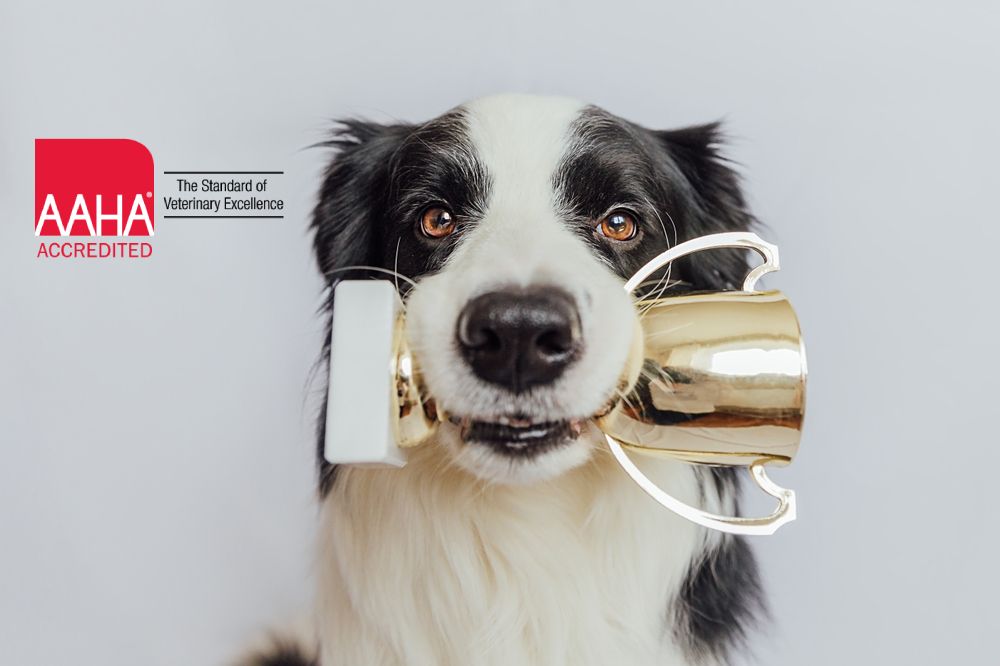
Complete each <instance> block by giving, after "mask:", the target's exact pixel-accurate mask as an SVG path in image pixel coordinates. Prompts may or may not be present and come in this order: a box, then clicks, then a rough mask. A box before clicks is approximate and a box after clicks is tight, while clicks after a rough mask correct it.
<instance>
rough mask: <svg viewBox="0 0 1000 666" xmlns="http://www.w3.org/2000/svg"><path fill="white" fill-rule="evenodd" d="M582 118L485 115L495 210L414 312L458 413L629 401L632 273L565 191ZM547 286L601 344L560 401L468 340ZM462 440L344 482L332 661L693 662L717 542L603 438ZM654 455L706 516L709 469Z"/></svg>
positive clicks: (343, 477) (572, 409) (550, 110)
mask: <svg viewBox="0 0 1000 666" xmlns="http://www.w3.org/2000/svg"><path fill="white" fill-rule="evenodd" d="M580 109H581V105H580V104H579V103H578V102H575V101H572V100H565V99H553V98H536V97H523V96H505V97H494V98H487V99H484V100H480V101H477V102H473V103H471V104H469V105H467V106H466V107H465V110H466V114H467V119H468V124H469V132H470V137H471V139H472V143H473V144H474V146H475V150H476V153H477V155H478V156H479V158H480V159H481V160H482V161H483V163H484V164H485V166H486V167H487V169H488V171H489V173H490V175H491V177H492V179H493V186H492V195H491V199H490V201H489V204H488V209H487V210H486V212H485V215H484V218H483V220H482V221H481V222H480V223H479V225H478V226H477V227H476V228H475V229H474V230H473V231H471V232H470V233H469V234H468V235H467V237H466V238H465V239H464V240H463V241H462V242H461V244H460V246H459V247H458V248H457V249H456V251H455V252H454V253H453V254H452V256H451V257H450V258H449V260H448V262H447V264H446V266H445V267H444V269H443V270H442V271H440V272H439V273H437V274H436V275H433V276H431V277H428V278H426V279H423V280H422V281H420V283H419V284H418V286H417V287H416V288H415V290H414V291H413V293H412V294H411V296H410V297H409V299H408V302H407V321H408V335H409V338H410V340H411V342H412V344H413V347H414V350H415V353H416V354H417V355H418V356H419V358H420V364H421V365H420V368H421V371H422V373H423V376H424V378H425V381H426V382H427V384H428V387H429V389H430V392H431V393H432V394H433V395H434V396H435V398H436V399H437V400H438V402H439V404H441V406H442V407H443V408H444V409H445V411H447V412H448V413H450V414H456V415H460V416H470V417H476V418H487V419H494V418H498V417H501V416H503V415H505V414H510V413H511V412H512V411H515V410H516V411H520V412H523V413H527V414H530V415H533V416H536V417H538V418H544V419H546V420H552V419H561V418H569V417H585V416H587V415H589V414H592V413H594V412H595V411H596V410H597V409H599V408H600V407H601V406H602V405H603V404H605V402H606V401H607V400H608V398H609V396H611V395H612V392H613V391H614V390H615V387H616V383H617V381H618V379H619V377H620V375H621V373H622V369H623V367H624V365H625V362H626V356H627V354H628V350H629V344H630V341H631V338H632V335H633V333H634V326H635V325H636V315H635V312H634V308H633V307H632V305H631V302H630V300H629V298H628V297H627V295H626V294H625V293H624V291H623V289H622V282H621V280H620V278H618V277H616V276H615V275H614V274H613V273H612V272H611V271H610V269H609V268H608V267H607V266H605V265H604V264H602V263H601V262H600V260H599V259H598V258H597V257H596V256H595V255H594V253H593V252H592V251H591V250H590V249H588V248H587V247H586V245H585V244H584V243H583V241H581V240H580V239H578V238H577V237H576V236H575V235H574V234H573V233H572V232H571V231H569V230H568V229H567V228H566V227H565V223H564V222H563V221H561V220H560V218H559V211H558V210H557V206H558V203H557V198H556V194H555V192H554V191H553V184H552V183H553V173H554V171H555V169H556V166H557V164H558V162H559V159H560V157H561V156H562V155H563V154H564V152H565V151H566V150H567V141H568V139H569V130H570V125H571V123H572V122H573V120H574V119H575V118H576V117H577V115H578V113H579V111H580ZM535 284H548V285H557V286H560V287H562V288H563V289H565V290H567V291H569V292H570V293H571V294H573V296H574V297H575V299H576V302H577V306H578V308H579V309H580V312H581V320H582V325H583V335H584V344H585V351H584V352H583V355H582V357H581V358H580V359H579V361H577V362H576V363H575V364H574V365H573V366H572V367H571V368H570V369H568V370H567V373H566V375H565V376H564V377H563V378H562V379H560V380H559V381H557V382H556V383H555V384H554V385H553V386H552V387H551V388H546V389H544V390H540V391H534V392H532V393H530V394H529V395H528V397H521V398H518V397H515V396H512V395H510V394H505V393H503V392H502V391H499V390H498V389H495V388H492V387H490V386H488V385H486V384H483V383H482V382H480V381H478V380H477V379H476V378H475V377H474V376H473V375H472V374H471V373H470V372H469V370H468V369H467V368H466V366H465V364H464V362H463V361H462V360H461V358H460V357H459V356H458V354H457V353H456V351H455V349H454V348H453V345H452V343H451V342H450V341H451V340H452V338H453V335H454V330H455V323H456V318H457V316H458V313H459V310H460V309H461V307H462V305H463V304H464V303H465V302H466V301H467V300H468V299H469V298H471V297H473V296H475V295H477V294H480V293H483V292H485V291H488V290H491V289H495V288H502V287H504V286H510V285H535ZM455 430H456V429H455V427H454V426H451V425H450V424H445V425H444V426H442V428H441V431H440V432H439V435H438V437H437V439H436V441H434V442H430V443H428V444H425V445H423V446H422V447H420V448H419V449H417V450H415V451H414V452H413V454H412V456H411V459H410V462H409V464H408V465H407V466H406V467H404V468H402V469H387V468H384V469H383V468H361V467H343V468H341V469H340V470H339V473H338V474H339V475H338V478H337V481H336V483H335V484H334V486H333V488H332V490H331V491H330V492H329V494H328V495H327V496H326V498H325V500H324V502H323V506H322V523H321V545H320V549H319V561H318V569H319V572H318V573H319V581H320V591H319V599H318V609H317V628H318V632H319V635H320V636H321V643H322V653H321V661H320V663H321V664H322V665H323V666H348V665H349V666H358V665H365V666H402V665H404V664H405V665H408V666H422V665H427V666H431V665H434V666H443V665H454V666H460V665H461V666H467V665H470V664H475V665H479V664H481V665H484V666H487V665H493V664H496V665H503V666H510V665H515V664H517V665H520V664H538V665H545V666H555V665H562V664H566V665H569V664H572V665H573V666H587V665H595V666H596V665H598V664H600V665H601V666H607V665H609V664H635V665H646V664H648V665H650V666H652V665H653V664H656V665H657V666H669V665H671V664H683V663H687V662H686V661H685V659H684V656H683V653H682V650H681V649H680V647H679V645H678V644H677V642H676V638H675V636H674V635H673V634H672V632H671V625H672V623H671V621H670V620H671V618H670V617H669V613H670V601H671V600H673V599H674V598H675V597H676V593H677V591H678V589H679V586H680V584H681V581H682V580H683V577H684V574H685V573H686V571H687V570H688V568H689V566H690V565H691V560H692V557H693V556H694V554H695V553H698V552H701V550H702V546H703V545H704V544H703V543H702V542H701V540H703V539H706V538H713V537H708V536H705V533H704V532H703V531H702V530H700V529H699V528H696V527H694V526H693V525H691V524H690V523H688V522H686V521H684V520H682V519H679V518H677V517H676V516H674V515H672V514H671V513H669V512H667V511H665V510H663V509H662V508H661V507H659V506H658V505H656V504H655V503H654V502H653V501H652V500H650V499H649V498H648V497H646V496H645V495H644V494H643V493H642V491H641V490H639V489H638V488H637V487H636V486H635V485H634V484H633V483H632V481H631V480H629V478H628V477H626V476H625V475H624V474H623V473H622V472H621V471H620V469H619V468H618V467H617V464H616V463H615V462H614V461H613V459H611V457H610V455H609V454H608V453H607V452H606V451H605V450H604V449H603V448H601V447H600V434H599V433H598V432H596V430H594V429H591V430H590V431H587V432H585V433H584V435H583V436H581V437H580V438H579V439H578V440H576V441H575V442H572V443H570V444H568V445H565V446H562V447H559V448H556V449H555V450H552V451H549V452H548V453H545V454H543V455H541V456H539V457H537V458H534V459H528V460H525V461H522V460H516V459H512V458H510V457H507V456H504V455H502V454H498V453H496V452H494V451H493V450H492V449H489V448H487V447H485V446H479V445H468V444H463V443H461V442H460V440H459V437H458V436H457V433H456V431H455ZM638 462H639V464H640V465H641V466H642V468H643V470H644V471H645V472H646V473H647V474H649V475H650V476H651V477H653V478H654V479H655V480H657V481H658V482H659V483H661V484H662V486H663V487H666V488H669V489H670V491H671V492H672V493H673V494H674V495H676V496H678V497H679V498H681V499H682V500H684V501H686V502H689V503H691V504H699V503H704V500H703V499H702V498H701V497H700V495H701V493H700V492H699V488H698V484H697V482H696V478H695V475H694V472H693V471H692V470H691V468H690V467H689V466H687V465H683V464H680V463H675V462H670V461H665V460H641V461H638ZM712 503H713V502H711V501H710V502H709V504H710V506H708V507H707V508H709V509H712V510H720V509H724V508H725V507H719V506H711V504H712ZM715 503H716V504H717V502H715Z"/></svg>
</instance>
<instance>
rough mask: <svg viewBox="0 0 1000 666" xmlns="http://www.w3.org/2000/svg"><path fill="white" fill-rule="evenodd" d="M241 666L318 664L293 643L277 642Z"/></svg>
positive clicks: (303, 665) (316, 665)
mask: <svg viewBox="0 0 1000 666" xmlns="http://www.w3.org/2000/svg"><path fill="white" fill-rule="evenodd" d="M241 666H318V662H317V661H316V660H315V659H313V658H312V657H309V656H307V655H306V654H305V653H304V652H303V651H302V650H301V649H300V648H299V647H298V646H296V645H294V644H293V643H288V642H278V643H275V645H274V646H273V647H272V648H271V649H269V650H267V651H265V652H261V653H260V654H258V655H255V656H253V657H251V658H250V660H249V661H247V662H244V663H242V664H241Z"/></svg>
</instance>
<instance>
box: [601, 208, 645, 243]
mask: <svg viewBox="0 0 1000 666" xmlns="http://www.w3.org/2000/svg"><path fill="white" fill-rule="evenodd" d="M638 228H639V225H637V224H636V223H635V218H634V217H632V214H631V213H629V212H627V211H624V210H616V211H612V212H611V213H610V214H609V215H608V216H607V217H605V218H604V219H603V220H601V224H600V225H598V227H597V229H598V231H600V232H601V235H602V236H604V237H605V238H610V239H611V240H615V241H627V240H631V239H632V238H634V237H635V232H636V231H637V230H638Z"/></svg>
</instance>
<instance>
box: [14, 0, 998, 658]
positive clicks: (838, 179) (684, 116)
mask: <svg viewBox="0 0 1000 666" xmlns="http://www.w3.org/2000/svg"><path fill="white" fill-rule="evenodd" d="M998 19H1000V16H998V10H997V5H996V3H992V2H980V3H943V2H935V3H917V2H904V1H902V0H897V1H894V2H882V3H873V2H839V3H825V4H824V5H823V6H820V3H809V4H808V6H806V3H800V2H755V3H748V2H742V3H741V2H711V3H709V2H701V3H695V2H689V3H684V4H681V3H652V2H646V3H634V2H628V1H623V2H613V3H570V2H565V3H558V4H541V3H535V2H528V1H516V2H511V1H508V2H495V3H492V4H490V5H485V4H476V3H471V2H454V3H442V2H409V3H402V2H400V3H396V4H392V5H390V4H384V5H380V4H379V3H360V2H355V3H350V4H348V3H324V4H322V5H321V6H297V5H295V4H294V3H277V2H271V3H261V4H260V5H259V6H257V5H255V4H252V3H248V2H230V3H214V4H211V5H210V4H209V3H201V2H166V3H157V4H155V5H150V6H142V4H141V3H136V2H121V3H111V2H97V3H65V5H64V6H55V5H52V6H49V5H47V4H45V3H41V2H20V1H18V2H13V1H11V0H5V2H4V3H3V6H2V8H0V67H2V70H0V76H2V78H0V147H2V155H0V216H2V217H0V664H3V665H4V666H8V665H9V666H51V665H53V664H70V663H72V664H83V665H90V664H93V665H95V666H96V665H98V664H100V665H101V666H107V665H109V664H119V665H121V666H125V665H129V666H131V665H134V664H148V665H153V666H157V665H162V666H176V665H178V664H205V665H213V664H219V663H221V662H222V661H223V660H224V659H226V658H227V657H228V656H230V655H232V654H233V652H234V651H235V650H236V649H237V648H238V647H239V646H240V645H241V644H242V643H243V642H244V641H245V640H247V639H248V638H249V637H250V636H252V635H253V634H254V633H255V632H256V631H258V630H260V629H262V628H264V627H267V626H268V625H270V624H271V623H273V622H275V621H279V620H282V619H285V618H288V617H290V616H293V615H295V614H297V613H299V612H300V611H302V610H304V609H305V608H306V607H307V605H308V603H309V597H310V584H311V583H310V575H311V573H310V572H311V570H312V567H313V563H312V555H311V552H312V548H311V546H312V540H313V537H314V519H315V507H314V504H313V488H314V484H313V439H312V432H313V416H314V411H315V408H316V404H317V403H316V397H317V396H315V395H313V394H311V393H310V389H309V387H310V386H313V385H311V384H310V383H309V379H310V372H311V369H312V367H313V364H314V362H315V361H316V358H317V354H318V351H319V348H320V344H321V335H320V328H321V324H320V321H319V317H318V316H317V314H316V310H317V308H318V306H319V304H320V293H321V283H320V281H319V279H318V277H317V274H316V271H315V269H314V267H313V259H312V256H311V254H310V239H309V236H308V234H307V230H306V226H307V220H308V216H309V211H310V208H311V206H312V204H313V202H314V194H315V190H316V187H317V182H318V176H319V171H320V169H321V167H322V165H323V164H324V161H325V160H326V159H327V154H325V153H324V152H323V151H322V150H316V149H306V147H307V146H308V145H310V144H312V143H314V142H316V141H317V140H320V139H322V138H323V137H324V135H325V132H326V131H327V130H328V129H329V127H330V121H331V119H332V118H335V117H343V116H364V117H369V118H374V119H377V120H392V119H397V118H398V119H404V120H423V119H427V118H429V117H431V116H433V115H437V114H439V113H441V112H442V111H444V110H446V109H447V108H449V107H451V106H453V105H455V104H457V103H460V102H462V101H463V100H466V99H468V98H472V97H476V96H479V95H484V94H489V93H494V92H503V91H517V92H533V93H546V94H564V95H570V96H574V97H579V98H582V99H584V100H587V101H590V102H593V103H596V104H599V105H601V106H604V107H605V108H607V109H609V110H611V111H613V112H615V113H618V114H620V115H623V116H625V117H628V118H630V119H633V120H635V121H638V122H640V123H643V124H645V125H648V126H651V127H656V128H669V127H677V126H682V125H685V124H692V123H701V122H706V121H711V120H716V119H723V120H725V122H726V126H727V129H728V133H729V134H730V136H731V142H730V147H729V154H730V155H731V156H732V157H733V158H734V159H735V160H736V161H737V162H738V163H739V164H740V165H741V169H742V171H743V173H744V174H745V178H746V187H747V191H748V192H749V196H750V199H751V202H752V204H753V207H754V209H755V211H756V213H757V214H758V215H759V217H760V218H761V219H762V220H763V221H764V222H765V223H766V224H767V229H766V230H765V232H764V235H765V237H767V238H768V239H769V240H772V241H774V242H777V243H778V244H779V245H780V247H781V250H782V258H783V265H784V268H783V270H782V271H781V272H780V273H779V274H777V275H774V276H771V277H769V279H768V281H767V283H768V285H769V286H770V287H773V288H780V289H783V290H784V291H785V292H787V293H788V294H789V295H790V297H791V299H792V302H793V303H794V304H795V305H796V307H797V310H798V313H799V316H800V318H801V320H802V325H803V328H804V331H805V334H806V341H807V343H808V349H809V364H810V373H811V374H810V385H809V410H808V413H807V423H806V432H805V437H804V440H803V444H802V449H801V455H800V457H799V458H798V459H797V460H796V462H795V464H794V465H793V466H792V467H790V468H789V469H787V470H781V471H779V472H777V473H776V474H775V477H776V479H777V480H778V481H779V482H780V483H782V484H783V485H787V486H791V487H793V488H796V489H797V490H798V491H799V495H800V501H801V510H800V519H799V521H798V522H796V523H794V524H792V525H790V526H788V527H786V528H784V529H782V530H781V531H779V532H778V534H777V535H776V536H774V537H770V538H757V539H756V540H755V542H756V545H757V552H758V553H759V555H760V558H761V562H762V565H763V568H764V570H765V573H766V578H767V586H768V589H769V590H770V599H771V606H772V614H773V621H772V622H771V623H770V624H769V625H768V626H766V627H765V629H764V631H762V632H761V633H759V634H756V635H755V637H754V639H753V648H754V651H755V653H756V655H757V659H758V660H759V662H760V663H764V664H779V665H780V664H788V665H796V666H798V665H800V664H810V665H822V664H838V665H839V664H845V663H851V664H888V663H893V664H894V663H899V664H939V663H956V664H959V663H960V664H984V663H987V662H990V661H993V660H995V658H996V653H995V644H996V630H997V628H998V626H1000V612H998V610H997V606H996V599H997V593H998V591H1000V590H998V573H997V572H998V568H997V558H998V555H997V550H998V547H1000V541H998V539H997V536H996V534H997V528H998V519H997V514H996V509H995V505H996V501H995V492H996V491H995V488H996V483H995V478H996V474H997V468H998V463H1000V455H998V449H1000V442H998V437H997V428H996V414H997V412H998V409H1000V406H998V404H997V397H998V391H997V384H996V377H997V374H998V371H1000V367H998V365H1000V364H998V360H997V351H996V350H997V339H998V334H997V330H996V328H997V324H998V318H997V296H996V294H997V284H996V282H997V279H998V277H997V271H996V270H995V269H994V266H995V263H996V262H995V260H994V257H996V256H998V253H1000V231H998V229H1000V220H998V215H997V204H996V198H997V186H998V167H997V155H998V154H1000V136H998V134H1000V132H998V128H997V118H1000V92H998V81H1000V47H998V44H997V34H998V28H1000V21H998ZM35 137H128V138H134V139H137V140H139V141H142V142H143V143H145V144H146V145H147V146H148V147H149V148H150V150H151V151H152V153H153V155H154V157H155V159H156V169H157V172H158V174H159V175H158V176H157V190H158V192H157V195H158V196H161V195H163V194H167V193H168V192H171V191H174V188H173V187H172V183H170V182H169V180H168V177H167V176H164V175H162V173H160V172H162V171H163V170H170V169H174V170H198V169H245V170H252V169H262V170H284V171H285V176H283V177H279V178H280V180H278V181H275V184H276V186H278V187H280V188H281V190H280V191H281V193H282V194H283V195H284V196H285V198H286V200H287V211H286V216H285V219H283V220H248V221H241V220H231V221H180V220H178V221H174V220H163V219H162V218H161V219H160V221H159V226H158V227H157V237H156V239H155V249H154V256H153V258H152V259H150V260H145V261H139V260H134V261H107V260H94V259H92V260H75V261H65V260H63V261H56V260H44V259H36V258H35V251H36V249H37V240H36V239H35V237H34V236H33V233H32V224H33V139H34V138H35ZM162 214H163V210H162V207H159V208H158V210H157V215H158V216H162ZM312 393H315V391H314V390H313V391H312ZM746 662H747V663H751V661H750V660H749V659H747V660H746Z"/></svg>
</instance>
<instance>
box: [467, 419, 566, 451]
mask: <svg viewBox="0 0 1000 666" xmlns="http://www.w3.org/2000/svg"><path fill="white" fill-rule="evenodd" d="M451 421H452V423H454V424H455V425H457V426H458V427H459V432H460V434H461V438H462V441H463V442H464V443H465V444H478V445H482V446H488V447H490V448H491V449H493V450H494V451H496V452H497V453H501V454H503V455H507V456H512V457H534V456H538V455H541V454H542V453H545V452H546V451H550V450H552V449H555V448H557V447H560V446H563V445H566V444H569V443H570V442H573V441H574V440H576V439H577V438H578V437H579V436H580V433H581V432H583V425H584V422H583V420H581V419H563V420H559V421H533V420H531V419H527V418H523V417H517V416H512V417H500V418H498V419H497V420H495V421H483V420H477V419H468V418H465V419H460V418H452V419H451Z"/></svg>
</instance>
